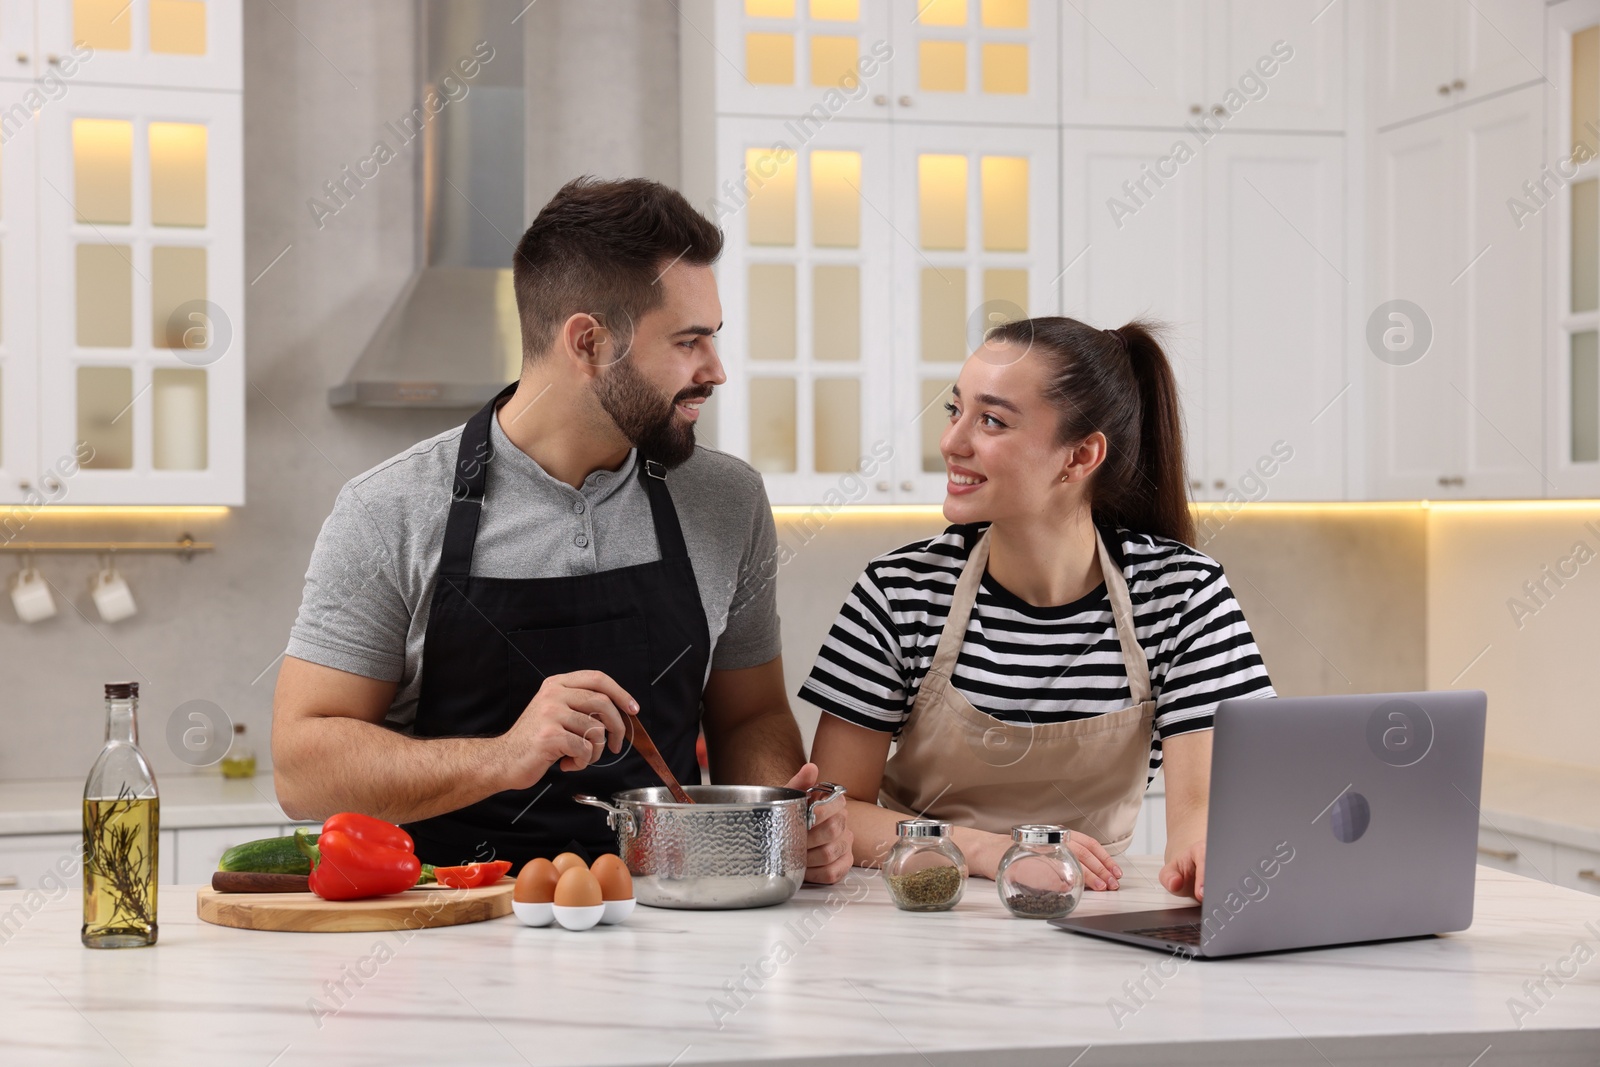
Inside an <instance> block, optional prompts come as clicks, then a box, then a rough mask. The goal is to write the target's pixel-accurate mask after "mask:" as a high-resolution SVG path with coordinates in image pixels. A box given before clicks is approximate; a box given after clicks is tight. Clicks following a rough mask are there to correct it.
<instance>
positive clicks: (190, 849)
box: [174, 824, 293, 885]
mask: <svg viewBox="0 0 1600 1067" xmlns="http://www.w3.org/2000/svg"><path fill="white" fill-rule="evenodd" d="M292 832H293V831H291V830H285V829H284V828H283V827H282V826H279V825H277V824H272V825H266V826H220V827H204V828H197V829H186V830H179V831H178V857H177V859H178V862H177V864H176V877H175V878H174V881H177V882H179V883H181V884H183V885H195V884H200V885H205V884H209V883H210V881H211V873H212V872H213V871H215V870H216V869H217V864H218V863H219V862H220V861H221V860H222V854H223V853H224V852H226V851H228V849H230V848H232V847H233V846H234V845H242V844H244V843H245V842H246V841H256V840H259V839H261V838H263V837H282V836H285V835H286V834H289V833H292Z"/></svg>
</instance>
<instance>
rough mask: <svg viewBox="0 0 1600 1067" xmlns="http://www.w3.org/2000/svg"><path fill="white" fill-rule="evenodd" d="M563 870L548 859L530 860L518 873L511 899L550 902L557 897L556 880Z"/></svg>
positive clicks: (527, 901)
mask: <svg viewBox="0 0 1600 1067" xmlns="http://www.w3.org/2000/svg"><path fill="white" fill-rule="evenodd" d="M560 877H561V872H559V871H557V870H556V865H555V864H553V863H551V862H550V861H549V860H547V859H543V858H541V859H536V860H529V861H528V862H527V863H526V864H524V865H523V868H522V873H520V874H518V875H517V884H516V885H515V886H514V887H512V890H511V899H512V900H514V901H517V902H519V903H522V904H549V903H551V902H552V901H554V900H555V898H556V881H557V880H558V879H559V878H560Z"/></svg>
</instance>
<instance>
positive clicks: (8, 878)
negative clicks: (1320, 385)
mask: <svg viewBox="0 0 1600 1067" xmlns="http://www.w3.org/2000/svg"><path fill="white" fill-rule="evenodd" d="M1583 873H1584V874H1593V873H1594V872H1593V871H1585V872H1583ZM1579 877H1582V875H1580V876H1579ZM19 884H20V882H19V880H18V878H17V876H16V875H14V874H0V889H15V888H17V886H18V885H19Z"/></svg>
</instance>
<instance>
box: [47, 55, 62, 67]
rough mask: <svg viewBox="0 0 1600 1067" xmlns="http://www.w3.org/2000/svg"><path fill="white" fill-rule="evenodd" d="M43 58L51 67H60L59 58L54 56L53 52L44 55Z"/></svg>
mask: <svg viewBox="0 0 1600 1067" xmlns="http://www.w3.org/2000/svg"><path fill="white" fill-rule="evenodd" d="M44 58H45V62H46V63H49V64H50V65H51V66H52V67H59V66H61V57H60V56H58V55H56V54H55V53H54V52H51V53H50V54H48V55H46V56H45V57H44Z"/></svg>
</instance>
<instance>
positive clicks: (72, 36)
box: [36, 0, 244, 91]
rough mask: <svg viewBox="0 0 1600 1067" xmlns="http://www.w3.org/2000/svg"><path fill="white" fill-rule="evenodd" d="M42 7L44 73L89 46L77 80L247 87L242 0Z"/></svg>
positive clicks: (58, 1) (137, 0) (70, 0)
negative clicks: (88, 53)
mask: <svg viewBox="0 0 1600 1067" xmlns="http://www.w3.org/2000/svg"><path fill="white" fill-rule="evenodd" d="M36 10H37V16H36V17H37V19H38V42H39V51H40V59H41V61H42V65H41V67H40V68H39V70H40V72H41V73H43V72H44V71H47V70H48V69H50V67H52V66H55V65H59V63H60V62H61V59H62V58H63V57H65V56H67V55H70V54H73V52H74V49H75V48H78V49H80V50H81V49H83V48H84V47H87V49H88V51H89V52H90V53H91V56H92V57H91V58H90V59H89V60H87V61H86V62H84V64H83V65H82V68H81V71H80V73H78V74H77V75H74V77H73V79H72V80H73V81H74V82H82V83H83V84H90V85H129V86H132V85H139V86H150V87H164V88H170V89H184V90H195V89H227V90H234V91H237V90H239V89H241V88H242V87H243V79H244V56H243V48H242V34H241V13H240V5H239V0H38V6H37V9H36Z"/></svg>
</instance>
